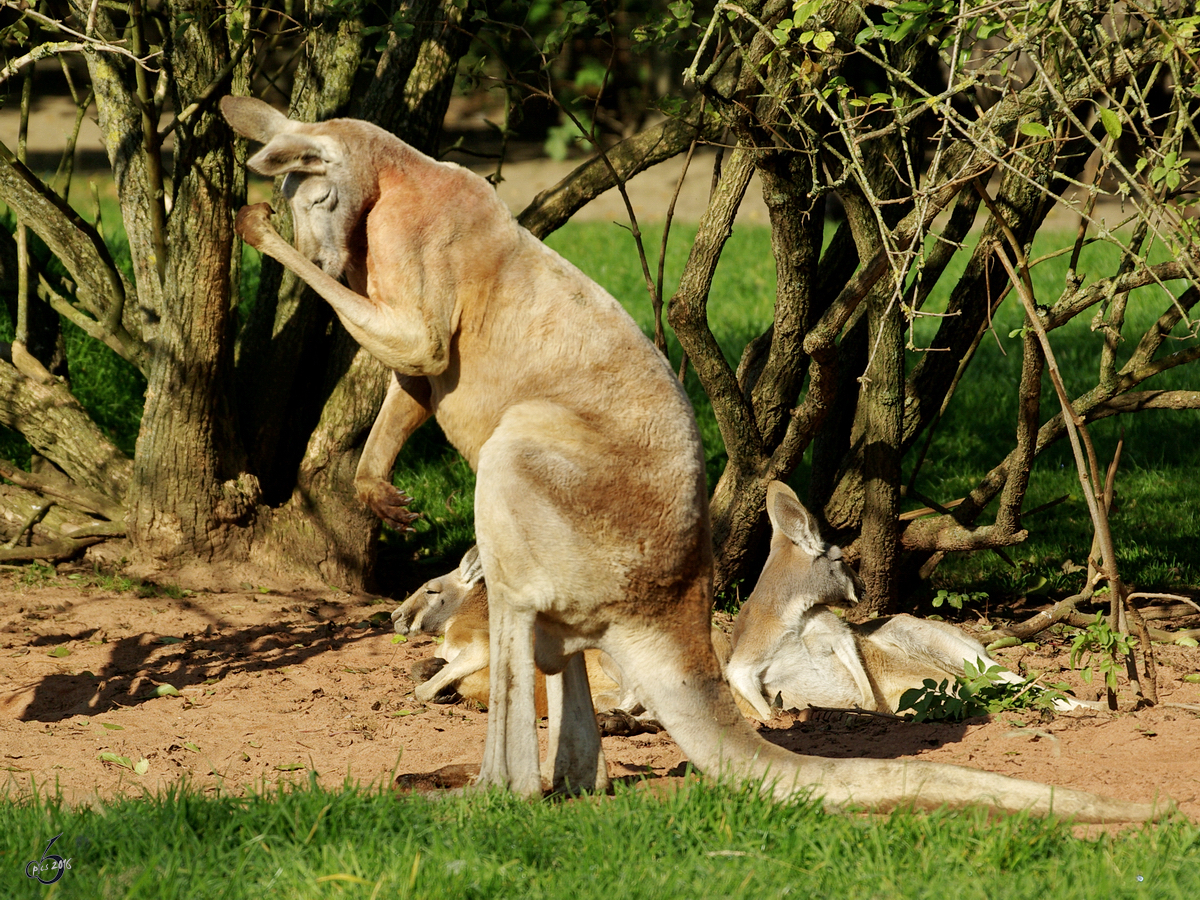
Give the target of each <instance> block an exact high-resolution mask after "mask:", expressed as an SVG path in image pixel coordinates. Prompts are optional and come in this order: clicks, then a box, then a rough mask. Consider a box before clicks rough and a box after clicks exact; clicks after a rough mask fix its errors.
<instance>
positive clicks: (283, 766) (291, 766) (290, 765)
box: [275, 763, 304, 772]
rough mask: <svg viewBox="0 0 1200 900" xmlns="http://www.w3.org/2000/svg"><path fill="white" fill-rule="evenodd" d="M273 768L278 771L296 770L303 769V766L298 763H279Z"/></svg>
mask: <svg viewBox="0 0 1200 900" xmlns="http://www.w3.org/2000/svg"><path fill="white" fill-rule="evenodd" d="M275 768H276V769H277V770H278V771H280V772H296V771H299V770H300V769H303V768H304V766H303V765H301V764H300V763H280V764H279V765H277V766H276V767H275Z"/></svg>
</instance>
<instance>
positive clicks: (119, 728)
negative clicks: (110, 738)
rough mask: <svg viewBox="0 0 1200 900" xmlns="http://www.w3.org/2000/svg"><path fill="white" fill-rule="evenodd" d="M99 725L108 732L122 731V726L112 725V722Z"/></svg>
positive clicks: (123, 728)
mask: <svg viewBox="0 0 1200 900" xmlns="http://www.w3.org/2000/svg"><path fill="white" fill-rule="evenodd" d="M100 725H101V726H102V727H104V728H107V729H108V730H109V731H124V730H125V726H124V725H114V724H113V723H112V722H101V723H100Z"/></svg>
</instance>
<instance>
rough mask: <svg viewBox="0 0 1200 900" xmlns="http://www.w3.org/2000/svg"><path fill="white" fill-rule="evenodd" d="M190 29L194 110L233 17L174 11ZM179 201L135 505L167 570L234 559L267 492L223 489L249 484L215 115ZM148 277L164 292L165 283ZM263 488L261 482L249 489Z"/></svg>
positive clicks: (178, 40)
mask: <svg viewBox="0 0 1200 900" xmlns="http://www.w3.org/2000/svg"><path fill="white" fill-rule="evenodd" d="M173 9H174V10H175V11H176V13H177V14H178V15H179V16H181V17H186V22H187V24H186V25H185V26H184V27H181V28H179V29H177V30H176V31H175V32H174V34H173V36H172V41H171V42H170V43H169V44H168V53H169V56H170V58H171V59H172V60H173V63H174V64H173V69H174V74H175V84H174V87H175V89H176V90H177V92H178V102H179V103H180V104H181V106H182V105H186V104H187V103H190V102H192V100H194V99H195V98H196V96H197V95H198V94H199V93H200V92H202V91H203V90H204V89H205V88H206V87H207V86H208V83H209V82H210V81H211V80H212V79H213V78H214V77H215V76H216V75H217V74H218V72H219V71H220V69H221V66H222V64H223V62H224V60H225V59H227V58H228V47H227V45H226V42H227V39H226V33H225V29H224V28H223V27H218V26H220V24H221V19H220V17H221V11H220V9H219V8H218V7H217V5H216V4H215V3H212V2H210V0H182V2H177V3H176V5H175V6H174V7H173ZM176 140H177V142H178V147H177V149H176V154H175V179H174V181H175V192H174V193H175V202H174V204H173V211H172V214H171V217H170V220H169V222H168V225H167V227H168V235H167V237H168V245H169V246H170V247H171V250H172V252H171V254H170V256H169V258H168V259H167V260H166V266H165V269H164V279H163V282H162V290H161V292H157V293H158V294H159V297H160V300H159V303H158V304H157V305H149V304H148V302H147V301H148V300H149V299H150V297H152V296H153V294H151V295H150V297H148V296H144V295H143V296H142V298H141V302H142V304H143V308H144V309H145V310H146V315H147V319H148V325H147V328H146V339H147V342H148V344H149V346H150V349H151V354H152V356H151V363H150V371H149V373H148V379H147V381H148V384H147V388H146V407H145V412H144V414H143V418H142V429H141V432H140V433H139V435H138V442H137V452H136V455H135V458H134V471H133V481H132V484H131V490H130V495H129V516H128V525H129V534H130V537H131V539H132V540H133V542H134V545H135V547H137V548H138V550H139V551H141V552H143V553H145V554H147V555H149V556H150V557H152V558H156V559H173V558H177V557H180V556H188V557H191V556H196V557H198V558H200V559H219V558H223V557H225V556H226V555H227V554H228V553H229V552H230V551H231V550H232V548H230V547H227V546H226V544H227V541H228V534H227V533H226V532H227V531H228V530H229V528H230V526H234V525H236V524H239V523H240V522H242V521H243V520H244V519H245V518H246V517H247V516H248V514H249V513H250V512H251V511H252V510H253V505H254V503H255V502H256V501H257V499H258V498H257V492H256V491H255V490H253V489H251V490H249V491H248V492H247V495H246V496H245V497H244V498H243V502H241V503H239V502H236V500H235V502H232V503H231V502H229V501H230V499H231V498H228V497H225V496H223V494H222V483H223V482H224V481H226V480H230V479H234V480H235V483H236V476H237V475H238V474H239V471H240V468H239V466H238V463H239V462H241V460H240V456H241V454H240V452H239V447H238V445H237V440H236V437H235V435H234V432H233V429H232V426H233V421H232V417H231V415H230V412H231V411H232V403H231V398H230V394H229V392H230V388H231V383H230V375H231V371H232V370H231V366H232V353H231V347H232V343H231V338H232V331H231V321H230V303H229V277H228V271H229V261H230V258H231V255H232V250H233V227H232V214H233V210H232V209H231V207H230V199H231V196H232V186H233V185H232V181H233V176H232V168H233V157H232V153H231V150H230V141H229V133H228V130H227V127H226V125H225V123H224V121H223V120H222V119H221V118H220V116H219V114H217V113H216V110H215V109H212V108H210V110H209V111H206V112H202V113H200V114H199V115H197V116H196V117H194V118H193V119H192V120H191V121H190V122H189V123H188V124H187V125H186V126H185V127H184V128H183V129H181V130H180V132H179V133H177V134H176ZM145 277H148V278H150V279H152V280H154V281H157V274H156V273H149V274H148V275H146V276H145ZM246 484H248V485H252V484H253V482H246Z"/></svg>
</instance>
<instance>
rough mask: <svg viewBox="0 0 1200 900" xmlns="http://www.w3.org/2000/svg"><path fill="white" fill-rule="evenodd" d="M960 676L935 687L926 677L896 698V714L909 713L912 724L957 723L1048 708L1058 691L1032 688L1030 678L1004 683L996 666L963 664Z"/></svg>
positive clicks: (1033, 680)
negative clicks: (1016, 710)
mask: <svg viewBox="0 0 1200 900" xmlns="http://www.w3.org/2000/svg"><path fill="white" fill-rule="evenodd" d="M963 670H964V671H963V675H962V676H960V677H958V678H956V679H955V683H954V684H953V685H951V684H950V680H949V679H948V678H947V679H943V680H942V683H941V684H938V683H937V682H936V681H934V680H933V679H932V678H926V679H925V681H924V682H923V683H922V685H921V687H919V688H910V689H909V690H907V691H905V692H904V693H903V694H901V695H900V704H899V708H898V709H897V710H896V712H897V713H903V712H904V711H905V710H912V712H913V716H912V720H913V721H914V722H961V721H962V720H963V719H970V718H973V717H974V716H986V715H990V714H993V713H1000V712H1006V711H1008V710H1012V709H1051V708H1052V707H1053V705H1054V700H1055V699H1056V698H1058V697H1060V696H1061V694H1060V693H1059V692H1058V691H1054V690H1048V689H1047V688H1044V687H1042V686H1040V685H1036V686H1035V683H1034V682H1035V679H1034V678H1027V679H1025V680H1024V681H1005V680H1003V679H1002V678H1001V673H1002V672H1003V671H1004V670H1003V669H1002V668H1001V667H1000V666H988V667H987V668H983V667H982V664H981V666H980V667H978V668H977V667H976V666H975V665H973V664H972V663H970V662H967V663H964V665H963Z"/></svg>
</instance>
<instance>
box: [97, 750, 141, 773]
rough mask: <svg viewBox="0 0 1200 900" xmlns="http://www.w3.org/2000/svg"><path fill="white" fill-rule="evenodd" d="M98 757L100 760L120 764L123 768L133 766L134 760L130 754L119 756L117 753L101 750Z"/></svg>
mask: <svg viewBox="0 0 1200 900" xmlns="http://www.w3.org/2000/svg"><path fill="white" fill-rule="evenodd" d="M96 758H97V759H99V760H100V762H106V763H112V764H113V765H114V766H120V767H121V768H122V769H132V768H133V762H132V761H131V760H130V759H129V757H128V756H118V755H117V754H115V753H111V752H109V751H108V750H103V751H101V753H100V755H99V756H98V757H96Z"/></svg>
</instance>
